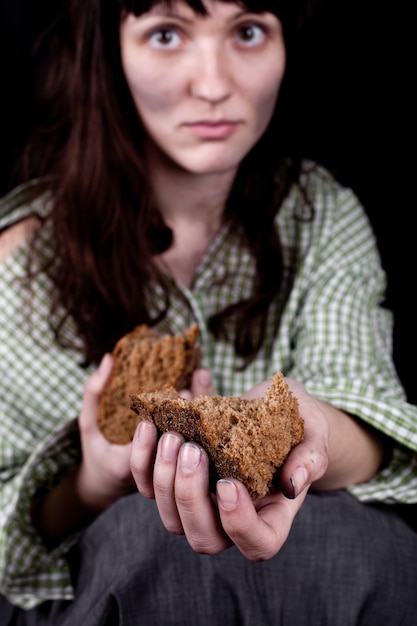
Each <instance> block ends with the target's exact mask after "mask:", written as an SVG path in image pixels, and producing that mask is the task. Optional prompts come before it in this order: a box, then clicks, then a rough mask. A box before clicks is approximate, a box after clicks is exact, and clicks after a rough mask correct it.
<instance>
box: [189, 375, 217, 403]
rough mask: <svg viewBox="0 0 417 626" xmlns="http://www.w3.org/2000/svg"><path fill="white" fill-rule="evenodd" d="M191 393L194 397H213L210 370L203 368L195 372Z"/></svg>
mask: <svg viewBox="0 0 417 626" xmlns="http://www.w3.org/2000/svg"><path fill="white" fill-rule="evenodd" d="M191 393H192V395H193V396H194V397H196V396H212V395H213V394H214V386H213V381H212V378H211V373H210V370H207V369H203V368H200V369H197V370H195V372H194V373H193V376H192V379H191Z"/></svg>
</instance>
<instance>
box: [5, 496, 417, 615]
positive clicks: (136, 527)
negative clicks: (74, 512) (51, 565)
mask: <svg viewBox="0 0 417 626" xmlns="http://www.w3.org/2000/svg"><path fill="white" fill-rule="evenodd" d="M70 559H71V563H72V568H73V574H74V583H75V588H76V599H75V601H74V602H71V603H68V602H48V603H45V604H44V605H43V606H41V607H39V608H38V609H36V610H32V611H28V612H24V611H21V610H17V609H14V608H13V607H12V606H11V605H9V604H8V603H7V602H6V601H5V600H4V599H1V597H0V616H3V618H2V619H0V623H1V626H6V625H7V626H11V625H13V626H23V625H25V626H40V625H50V626H106V625H108V626H116V625H117V624H121V625H123V626H174V625H175V626H233V625H247V626H270V625H271V626H272V625H274V626H275V625H276V626H379V625H381V626H415V625H416V624H417V534H416V533H414V532H413V531H412V530H411V529H410V528H409V527H408V526H407V525H406V524H405V523H404V522H403V521H402V520H401V519H400V518H399V517H398V516H397V515H396V514H395V513H394V512H393V511H392V510H390V509H389V507H382V506H371V505H363V504H359V503H358V502H357V501H356V500H355V499H354V498H352V497H351V496H350V495H349V494H347V493H346V492H344V491H337V492H329V493H323V494H320V495H315V494H310V495H309V496H308V497H307V499H306V502H305V504H304V506H303V507H302V509H301V511H300V513H299V514H298V516H297V518H296V520H295V522H294V525H293V528H292V531H291V533H290V536H289V538H288V541H287V542H286V544H285V546H284V547H283V549H282V550H281V551H280V553H279V554H278V555H277V556H276V557H275V558H273V559H272V560H270V561H267V562H264V563H251V562H249V561H247V560H246V559H245V558H244V557H242V556H241V555H240V553H239V552H238V551H237V550H236V549H234V548H230V549H229V550H226V551H225V552H223V553H221V554H219V555H217V556H204V555H198V554H195V553H194V552H193V551H192V550H191V549H190V548H189V546H188V544H187V542H186V540H185V539H184V537H177V536H173V535H170V534H169V533H168V532H166V531H165V530H164V529H163V528H162V525H161V523H160V521H159V517H158V514H157V512H156V507H155V503H154V502H153V501H149V500H146V499H143V498H142V497H141V496H139V495H137V494H135V495H133V496H129V497H127V498H124V499H123V500H121V501H119V502H118V503H117V504H116V505H114V506H113V507H112V508H111V509H109V510H108V511H107V512H106V513H105V514H103V515H102V516H101V517H100V518H99V519H98V520H96V522H95V523H94V524H93V525H92V526H91V527H90V528H89V529H88V530H87V531H86V532H85V533H84V535H83V537H82V539H81V540H80V542H79V544H78V545H77V546H76V548H75V549H73V551H72V553H71V555H70Z"/></svg>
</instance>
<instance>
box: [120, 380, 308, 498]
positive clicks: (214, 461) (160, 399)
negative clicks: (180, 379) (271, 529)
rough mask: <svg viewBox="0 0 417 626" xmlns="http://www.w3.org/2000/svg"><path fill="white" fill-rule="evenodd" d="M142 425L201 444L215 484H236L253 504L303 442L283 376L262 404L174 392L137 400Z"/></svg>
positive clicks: (135, 407) (299, 421) (274, 382)
mask: <svg viewBox="0 0 417 626" xmlns="http://www.w3.org/2000/svg"><path fill="white" fill-rule="evenodd" d="M131 407H132V409H133V410H134V411H135V412H136V413H137V415H138V417H139V419H149V420H151V421H152V422H154V423H155V424H156V426H157V427H158V429H159V430H160V431H162V432H165V431H168V430H174V431H177V432H179V433H181V434H182V435H184V437H185V439H187V440H190V441H195V442H196V443H199V444H200V445H201V446H202V447H203V448H204V449H205V450H206V452H207V454H208V456H209V458H210V463H211V468H210V470H211V476H212V479H214V480H215V479H216V478H227V477H233V478H237V479H239V480H240V481H242V482H243V484H244V485H245V486H246V488H247V489H248V491H249V494H250V496H251V498H252V499H253V500H256V499H258V498H261V497H263V496H265V495H266V494H267V493H268V492H269V491H270V490H271V488H272V485H273V479H274V476H275V474H276V471H277V469H278V468H279V467H280V466H281V465H282V464H283V463H284V461H285V459H286V458H287V456H288V454H289V453H290V451H291V450H292V448H293V447H294V446H295V445H297V444H298V443H300V442H301V441H302V439H303V437H304V421H303V419H302V418H301V417H300V415H299V412H298V401H297V398H296V397H295V396H293V394H292V393H291V391H290V390H289V388H288V385H287V383H286V381H285V379H284V377H283V375H282V374H281V372H278V373H277V374H275V376H273V378H272V383H271V386H270V387H269V389H268V390H267V392H266V394H265V396H264V397H263V398H257V399H254V400H244V399H242V398H238V397H223V396H200V397H198V398H193V399H192V400H185V399H183V398H180V397H179V396H178V394H177V393H176V391H175V389H173V388H172V387H166V388H164V389H163V390H156V391H150V392H149V391H145V390H140V391H139V392H138V393H136V394H135V395H133V396H132V401H131Z"/></svg>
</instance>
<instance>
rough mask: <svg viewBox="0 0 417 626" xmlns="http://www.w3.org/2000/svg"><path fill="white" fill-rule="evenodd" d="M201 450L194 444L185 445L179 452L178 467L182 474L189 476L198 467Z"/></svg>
mask: <svg viewBox="0 0 417 626" xmlns="http://www.w3.org/2000/svg"><path fill="white" fill-rule="evenodd" d="M200 459H201V450H200V448H199V447H198V446H196V445H195V443H185V444H184V445H183V446H182V448H181V452H180V467H181V470H182V471H183V472H184V474H191V473H192V472H193V471H194V470H195V469H196V467H198V465H199V463H200Z"/></svg>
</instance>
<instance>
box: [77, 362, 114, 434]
mask: <svg viewBox="0 0 417 626" xmlns="http://www.w3.org/2000/svg"><path fill="white" fill-rule="evenodd" d="M113 362H114V361H113V357H112V355H111V354H105V355H104V356H103V358H102V360H101V362H100V365H99V367H98V369H97V370H96V371H95V372H94V373H93V374H92V375H91V376H90V378H89V379H88V380H87V381H86V383H85V385H84V394H83V406H82V410H81V413H80V419H79V422H80V426H81V427H83V428H86V427H95V426H96V414H97V410H98V406H99V403H100V397H101V394H102V393H103V391H104V387H105V386H106V383H107V381H108V379H109V377H110V374H111V371H112V369H113Z"/></svg>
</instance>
